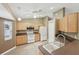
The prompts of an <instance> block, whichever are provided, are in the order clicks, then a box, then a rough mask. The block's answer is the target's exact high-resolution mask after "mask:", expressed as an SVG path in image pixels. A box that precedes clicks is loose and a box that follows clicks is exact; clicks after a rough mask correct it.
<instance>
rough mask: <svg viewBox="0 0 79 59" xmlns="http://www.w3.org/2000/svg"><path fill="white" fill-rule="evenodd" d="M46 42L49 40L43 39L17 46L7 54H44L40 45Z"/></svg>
mask: <svg viewBox="0 0 79 59" xmlns="http://www.w3.org/2000/svg"><path fill="white" fill-rule="evenodd" d="M46 43H47V41H43V42H35V43H31V44H25V45H21V46H17V47H16V48H15V49H14V50H12V51H10V52H8V53H6V54H5V55H43V54H42V52H41V51H40V50H39V48H38V46H39V45H42V44H46Z"/></svg>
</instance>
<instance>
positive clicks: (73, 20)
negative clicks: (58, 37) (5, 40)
mask: <svg viewBox="0 0 79 59" xmlns="http://www.w3.org/2000/svg"><path fill="white" fill-rule="evenodd" d="M58 30H59V31H63V32H78V13H71V14H69V15H66V16H65V17H64V18H63V19H62V20H59V23H58Z"/></svg>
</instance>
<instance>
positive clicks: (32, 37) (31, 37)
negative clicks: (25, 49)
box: [27, 31, 35, 43]
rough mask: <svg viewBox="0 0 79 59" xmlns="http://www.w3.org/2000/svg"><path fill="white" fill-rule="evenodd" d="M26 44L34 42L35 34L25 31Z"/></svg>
mask: <svg viewBox="0 0 79 59" xmlns="http://www.w3.org/2000/svg"><path fill="white" fill-rule="evenodd" d="M27 37H28V43H32V42H35V34H34V32H33V31H27Z"/></svg>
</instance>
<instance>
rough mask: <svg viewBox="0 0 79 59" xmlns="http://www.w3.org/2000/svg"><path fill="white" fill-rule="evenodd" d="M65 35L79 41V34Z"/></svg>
mask: <svg viewBox="0 0 79 59" xmlns="http://www.w3.org/2000/svg"><path fill="white" fill-rule="evenodd" d="M64 34H65V35H67V36H70V37H72V38H75V39H79V34H78V33H64Z"/></svg>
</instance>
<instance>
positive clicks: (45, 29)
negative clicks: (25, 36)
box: [39, 26, 47, 41]
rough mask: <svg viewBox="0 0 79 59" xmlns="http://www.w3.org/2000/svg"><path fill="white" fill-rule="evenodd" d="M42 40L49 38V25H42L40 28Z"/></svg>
mask: <svg viewBox="0 0 79 59" xmlns="http://www.w3.org/2000/svg"><path fill="white" fill-rule="evenodd" d="M39 33H40V38H41V41H44V40H47V27H45V26H41V27H40V29H39Z"/></svg>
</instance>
